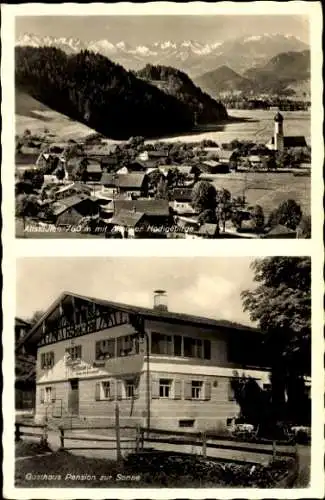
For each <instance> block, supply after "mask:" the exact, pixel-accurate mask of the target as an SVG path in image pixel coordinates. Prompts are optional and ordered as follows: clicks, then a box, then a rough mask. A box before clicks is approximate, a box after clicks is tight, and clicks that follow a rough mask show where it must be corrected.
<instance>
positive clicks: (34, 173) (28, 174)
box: [23, 169, 44, 189]
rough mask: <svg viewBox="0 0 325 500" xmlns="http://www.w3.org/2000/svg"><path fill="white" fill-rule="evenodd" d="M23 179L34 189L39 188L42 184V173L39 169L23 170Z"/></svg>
mask: <svg viewBox="0 0 325 500" xmlns="http://www.w3.org/2000/svg"><path fill="white" fill-rule="evenodd" d="M23 181H29V182H30V183H31V184H32V186H33V188H34V189H41V187H42V186H43V184H44V174H43V172H42V170H41V169H35V170H25V171H24V173H23Z"/></svg>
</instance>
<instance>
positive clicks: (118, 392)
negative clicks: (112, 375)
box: [116, 380, 123, 400]
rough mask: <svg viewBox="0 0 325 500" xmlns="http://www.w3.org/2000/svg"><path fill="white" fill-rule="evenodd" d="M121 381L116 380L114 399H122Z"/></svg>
mask: <svg viewBox="0 0 325 500" xmlns="http://www.w3.org/2000/svg"><path fill="white" fill-rule="evenodd" d="M122 389H123V387H122V380H116V399H119V400H121V399H122Z"/></svg>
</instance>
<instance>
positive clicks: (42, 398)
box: [40, 389, 44, 403]
mask: <svg viewBox="0 0 325 500" xmlns="http://www.w3.org/2000/svg"><path fill="white" fill-rule="evenodd" d="M40 399H41V403H44V389H40Z"/></svg>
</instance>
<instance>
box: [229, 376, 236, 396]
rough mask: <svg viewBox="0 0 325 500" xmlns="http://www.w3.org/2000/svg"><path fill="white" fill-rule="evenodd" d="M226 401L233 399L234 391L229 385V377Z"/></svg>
mask: <svg viewBox="0 0 325 500" xmlns="http://www.w3.org/2000/svg"><path fill="white" fill-rule="evenodd" d="M228 401H235V393H234V390H233V388H232V386H231V378H230V379H229V380H228Z"/></svg>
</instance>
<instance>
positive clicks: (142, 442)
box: [140, 428, 144, 450]
mask: <svg viewBox="0 0 325 500" xmlns="http://www.w3.org/2000/svg"><path fill="white" fill-rule="evenodd" d="M140 448H141V450H143V448H144V430H143V429H142V428H141V429H140Z"/></svg>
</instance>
